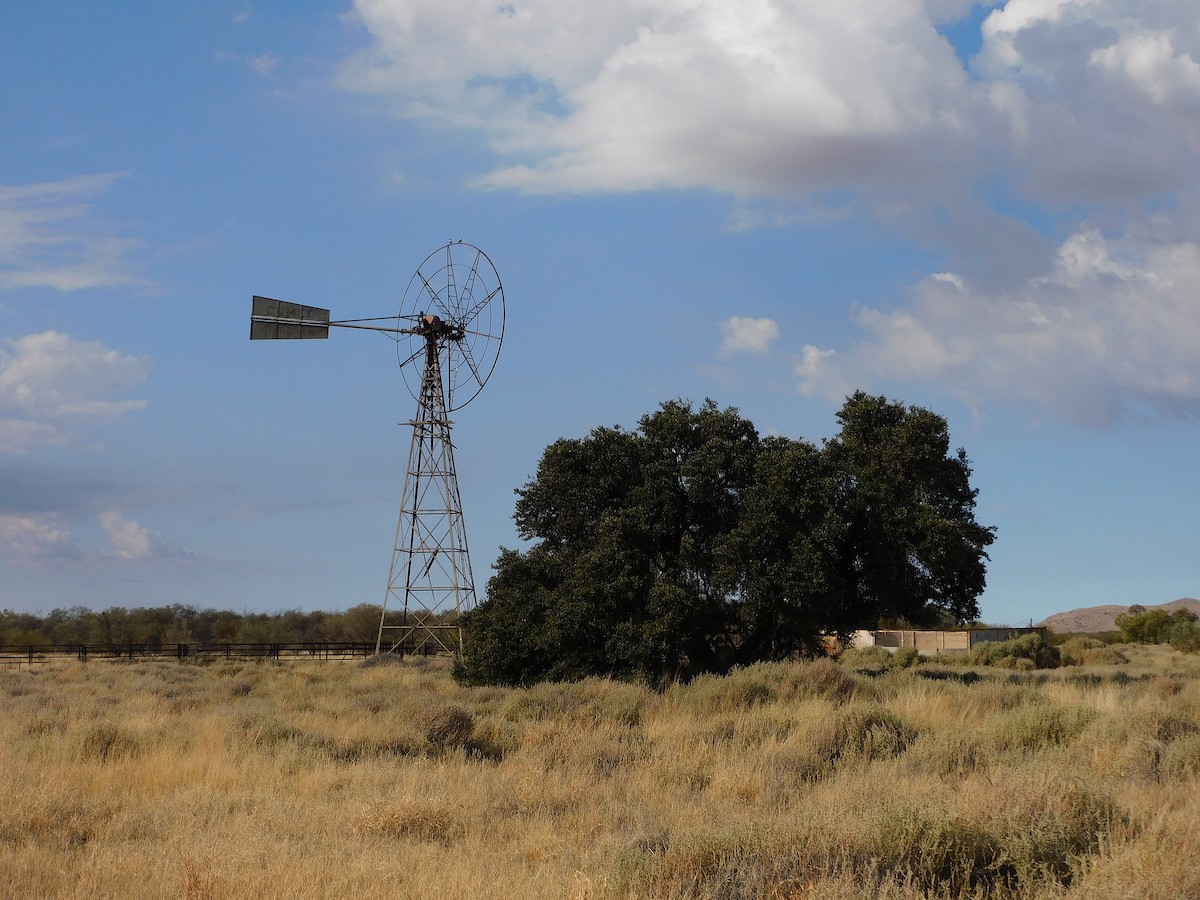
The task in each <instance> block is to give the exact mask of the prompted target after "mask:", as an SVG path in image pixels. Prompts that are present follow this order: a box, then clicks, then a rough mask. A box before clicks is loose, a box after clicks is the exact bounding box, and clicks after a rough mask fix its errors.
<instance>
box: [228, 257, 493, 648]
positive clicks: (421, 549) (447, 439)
mask: <svg viewBox="0 0 1200 900" xmlns="http://www.w3.org/2000/svg"><path fill="white" fill-rule="evenodd" d="M253 302H254V307H253V311H252V314H251V318H250V339H251V340H263V339H296V338H301V339H302V338H327V337H328V336H329V329H330V328H331V327H343V328H358V329H365V330H370V331H377V332H380V333H382V334H386V335H388V336H390V337H392V339H393V340H395V342H396V356H397V360H398V362H399V364H400V371H401V373H402V374H403V376H404V382H405V384H406V385H407V387H408V389H409V392H410V393H411V394H412V395H413V398H414V399H415V400H416V401H417V413H416V416H414V418H413V419H412V420H411V421H409V422H407V423H406V424H408V425H411V426H412V443H411V445H410V446H409V452H408V463H407V465H406V466H405V474H404V492H403V496H402V499H401V502H400V516H399V519H398V521H397V524H396V537H395V540H394V541H393V544H392V562H391V568H390V570H389V572H388V584H387V593H386V595H385V596H384V602H383V608H382V611H381V614H380V620H379V634H378V637H377V638H376V645H375V649H376V652H380V651H396V650H399V651H400V652H404V651H405V650H413V649H417V648H418V647H424V648H425V649H429V650H434V651H441V652H450V653H457V652H458V651H459V649H460V647H461V646H462V631H461V628H460V625H459V617H460V615H461V614H462V613H464V612H466V611H467V610H469V609H471V608H473V607H474V605H475V579H474V576H473V574H472V571H471V559H470V555H469V552H468V549H467V530H466V523H465V521H464V519H463V512H462V498H461V496H460V494H459V489H458V477H457V475H456V472H455V467H454V444H453V441H452V440H451V426H452V424H453V422H452V421H451V420H450V418H449V414H450V413H452V412H454V411H455V410H458V409H461V408H462V407H464V406H466V405H467V404H468V403H470V402H471V401H472V400H473V399H475V397H476V396H478V394H479V392H480V391H481V390H482V389H483V386H484V384H486V383H487V380H488V378H489V377H490V376H491V374H492V371H493V370H494V369H495V367H496V360H497V358H498V357H499V354H500V344H501V343H502V341H503V339H504V318H505V316H504V288H503V286H502V285H501V283H500V276H499V275H498V274H497V272H496V267H495V266H494V265H493V264H492V261H491V260H490V259H489V258H488V256H487V254H485V253H484V252H483V251H482V250H480V249H479V248H478V247H475V246H473V245H471V244H464V243H462V242H461V241H459V242H455V243H449V244H447V245H445V246H444V247H441V248H439V249H437V250H435V251H434V252H433V253H431V254H429V256H428V257H426V259H425V261H424V262H423V263H421V265H420V266H419V267H418V268H417V271H416V272H415V273H414V274H413V276H412V278H411V279H410V280H409V283H408V287H407V288H406V290H405V292H404V298H403V300H402V301H401V303H400V312H399V314H398V315H397V316H394V317H388V318H382V317H381V318H372V319H346V320H343V321H330V319H329V310H327V309H319V308H317V307H309V306H299V305H297V304H293V303H285V302H282V301H279V300H271V299H269V298H266V297H255V298H254V301H253ZM383 322H390V323H394V324H380V323H383Z"/></svg>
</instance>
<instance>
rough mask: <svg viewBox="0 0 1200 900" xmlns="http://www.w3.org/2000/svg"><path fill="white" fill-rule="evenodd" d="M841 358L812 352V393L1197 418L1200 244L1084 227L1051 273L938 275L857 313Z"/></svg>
mask: <svg viewBox="0 0 1200 900" xmlns="http://www.w3.org/2000/svg"><path fill="white" fill-rule="evenodd" d="M856 321H857V324H858V326H859V328H860V329H861V332H862V339H861V340H860V341H859V342H858V343H856V344H854V345H853V346H852V347H850V348H849V349H847V350H845V351H844V352H838V353H835V352H832V351H830V350H819V349H818V348H815V347H806V348H805V349H804V355H803V357H802V358H801V359H800V360H799V361H798V362H797V363H796V364H795V373H796V376H797V379H798V381H799V384H800V387H801V389H802V390H804V391H805V392H807V393H821V394H827V395H829V396H831V397H836V396H840V395H842V394H843V393H844V392H845V390H846V388H847V386H848V385H854V386H864V387H865V386H867V385H869V384H870V383H871V382H873V381H878V380H888V381H921V382H931V383H935V384H939V385H943V386H945V387H947V388H948V389H950V390H953V391H956V392H958V393H959V394H961V395H962V396H964V397H970V398H986V399H989V400H994V401H1001V402H1003V401H1018V402H1025V403H1029V404H1032V405H1035V406H1038V407H1041V408H1044V409H1048V410H1051V411H1053V412H1054V413H1056V414H1057V415H1059V416H1061V417H1063V418H1066V419H1069V420H1073V421H1079V422H1086V423H1090V424H1107V423H1110V422H1113V421H1116V420H1119V419H1121V418H1124V417H1128V416H1141V415H1146V414H1155V415H1160V416H1164V417H1168V418H1172V417H1183V418H1195V417H1197V416H1200V244H1197V243H1195V242H1190V241H1163V240H1161V239H1158V238H1156V237H1155V236H1154V235H1149V234H1145V233H1140V232H1136V231H1134V232H1130V233H1127V234H1125V235H1123V236H1121V237H1120V238H1115V239H1114V238H1107V237H1105V236H1103V235H1102V234H1100V233H1099V232H1098V231H1096V230H1081V231H1079V232H1077V233H1076V234H1074V235H1072V236H1071V237H1070V238H1069V239H1068V240H1067V241H1065V242H1064V243H1063V244H1062V246H1061V247H1060V248H1059V253H1058V257H1057V260H1056V262H1055V265H1054V268H1053V270H1052V271H1050V272H1048V273H1046V274H1045V275H1043V276H1041V277H1038V278H1033V279H1029V280H1028V281H1027V282H1026V283H1025V284H1024V285H1023V286H1022V287H1021V288H1019V289H1018V290H1015V291H1012V292H1010V293H1006V294H1000V295H996V294H989V293H986V292H980V291H977V290H975V289H973V288H972V286H971V285H970V284H968V283H965V282H964V281H963V280H962V279H960V278H958V277H956V276H951V275H949V274H941V275H935V276H931V277H929V278H927V279H925V280H924V281H922V282H921V283H920V284H918V285H917V286H916V287H915V288H914V289H913V291H912V297H911V302H910V303H909V305H907V306H906V307H903V308H901V309H897V310H893V311H889V312H882V311H879V310H875V309H865V310H862V311H860V312H859V313H858V315H857V317H856Z"/></svg>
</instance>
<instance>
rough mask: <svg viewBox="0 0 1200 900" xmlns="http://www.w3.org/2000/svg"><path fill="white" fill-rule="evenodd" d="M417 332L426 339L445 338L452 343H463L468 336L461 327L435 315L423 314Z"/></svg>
mask: <svg viewBox="0 0 1200 900" xmlns="http://www.w3.org/2000/svg"><path fill="white" fill-rule="evenodd" d="M417 330H418V331H420V333H421V334H422V335H424V336H425V337H432V338H445V339H446V340H450V341H461V340H462V339H463V337H464V336H465V335H466V332H465V331H464V330H463V328H462V326H461V325H455V324H453V323H451V322H446V321H443V320H442V318H441V316H435V315H434V314H433V313H428V314H426V313H422V314H421V317H420V320H419V324H418V325H417Z"/></svg>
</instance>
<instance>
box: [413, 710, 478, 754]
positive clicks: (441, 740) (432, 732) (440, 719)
mask: <svg viewBox="0 0 1200 900" xmlns="http://www.w3.org/2000/svg"><path fill="white" fill-rule="evenodd" d="M420 726H421V730H422V731H423V732H424V733H425V739H426V740H427V741H429V743H430V745H431V746H433V747H436V748H437V749H438V750H450V749H454V748H460V747H465V746H466V745H467V742H468V741H470V740H471V735H472V734H473V733H474V732H475V717H474V716H472V715H471V714H470V713H469V712H467V710H465V709H463V708H462V707H461V706H459V705H457V704H454V703H447V704H444V705H440V706H434V707H433V708H431V709H429V710H427V711H425V713H424V714H423V715H421V717H420Z"/></svg>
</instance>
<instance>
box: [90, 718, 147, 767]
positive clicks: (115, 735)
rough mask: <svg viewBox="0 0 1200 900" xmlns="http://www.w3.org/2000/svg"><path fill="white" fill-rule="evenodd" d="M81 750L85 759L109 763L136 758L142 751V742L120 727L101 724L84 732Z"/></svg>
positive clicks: (108, 723)
mask: <svg viewBox="0 0 1200 900" xmlns="http://www.w3.org/2000/svg"><path fill="white" fill-rule="evenodd" d="M79 749H80V753H81V755H82V756H83V758H84V759H94V760H99V761H100V762H108V761H110V760H114V759H121V758H124V757H130V756H136V755H137V754H138V751H139V750H140V749H141V742H140V741H139V740H138V736H137V735H136V734H134V733H133V732H131V731H128V730H127V729H125V728H122V727H121V726H119V725H114V724H113V723H111V722H100V723H97V724H95V725H92V726H90V727H89V728H88V729H87V730H86V731H84V733H83V739H82V740H81V741H80V748H79Z"/></svg>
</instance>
